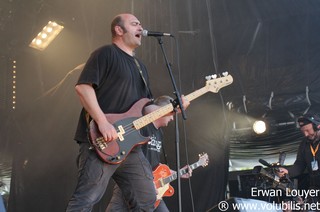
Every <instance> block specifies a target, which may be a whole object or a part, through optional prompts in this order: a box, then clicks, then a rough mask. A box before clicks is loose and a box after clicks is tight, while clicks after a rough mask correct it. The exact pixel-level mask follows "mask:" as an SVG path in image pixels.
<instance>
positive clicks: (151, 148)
mask: <svg viewBox="0 0 320 212" xmlns="http://www.w3.org/2000/svg"><path fill="white" fill-rule="evenodd" d="M141 134H142V135H144V136H148V137H150V141H149V142H148V143H146V144H144V145H143V146H142V151H143V153H144V155H145V156H146V158H147V159H148V161H149V162H150V164H151V167H152V168H155V167H156V166H157V165H158V164H159V163H160V160H161V159H160V158H161V152H162V145H163V134H162V131H161V129H156V128H155V127H154V125H153V124H152V123H151V124H149V125H147V126H146V127H144V128H142V129H141Z"/></svg>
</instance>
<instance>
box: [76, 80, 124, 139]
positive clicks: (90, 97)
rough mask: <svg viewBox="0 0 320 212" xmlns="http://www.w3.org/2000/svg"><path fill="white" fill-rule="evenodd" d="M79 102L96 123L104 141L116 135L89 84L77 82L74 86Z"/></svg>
mask: <svg viewBox="0 0 320 212" xmlns="http://www.w3.org/2000/svg"><path fill="white" fill-rule="evenodd" d="M75 89H76V92H77V94H78V96H79V98H80V102H81V104H82V106H83V107H84V108H85V110H86V111H87V112H88V113H89V114H90V116H91V118H92V119H93V120H94V121H95V122H96V123H97V125H98V127H99V131H100V133H101V134H102V136H103V138H104V140H105V141H106V142H108V141H112V140H114V139H116V138H117V137H118V134H117V131H116V130H115V128H114V127H113V125H112V124H110V122H109V121H108V120H107V118H106V116H105V115H104V113H103V111H102V110H101V108H100V106H99V103H98V101H97V96H96V93H95V91H94V89H93V87H92V85H90V84H79V85H76V87H75Z"/></svg>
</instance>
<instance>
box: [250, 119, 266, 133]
mask: <svg viewBox="0 0 320 212" xmlns="http://www.w3.org/2000/svg"><path fill="white" fill-rule="evenodd" d="M252 128H253V131H254V132H255V133H256V134H262V133H264V132H265V131H266V130H267V126H266V123H265V122H264V121H261V120H258V121H255V122H254V123H253V126H252Z"/></svg>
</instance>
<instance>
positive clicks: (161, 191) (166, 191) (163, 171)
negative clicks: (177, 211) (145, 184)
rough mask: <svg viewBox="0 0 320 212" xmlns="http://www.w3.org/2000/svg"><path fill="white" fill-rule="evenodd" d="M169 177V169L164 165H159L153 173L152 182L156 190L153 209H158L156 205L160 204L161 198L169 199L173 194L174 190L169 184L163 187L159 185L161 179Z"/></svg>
mask: <svg viewBox="0 0 320 212" xmlns="http://www.w3.org/2000/svg"><path fill="white" fill-rule="evenodd" d="M170 175H171V171H170V168H169V167H168V166H167V165H164V164H159V165H158V166H157V167H156V168H155V170H154V171H153V177H154V180H153V182H154V184H155V186H156V189H157V200H156V203H155V208H156V207H158V205H159V204H160V201H161V199H162V197H170V196H172V195H173V194H174V188H173V187H172V186H171V185H170V184H169V183H166V184H164V185H161V183H160V182H161V179H163V178H165V177H168V176H170Z"/></svg>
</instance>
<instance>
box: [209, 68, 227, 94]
mask: <svg viewBox="0 0 320 212" xmlns="http://www.w3.org/2000/svg"><path fill="white" fill-rule="evenodd" d="M206 80H207V82H206V86H205V87H206V88H207V89H208V90H209V91H211V92H213V93H218V91H219V90H220V88H223V87H225V86H228V85H230V84H231V83H232V82H233V78H232V76H231V75H229V74H228V72H224V73H222V77H218V76H217V75H216V74H214V75H210V76H206Z"/></svg>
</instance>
